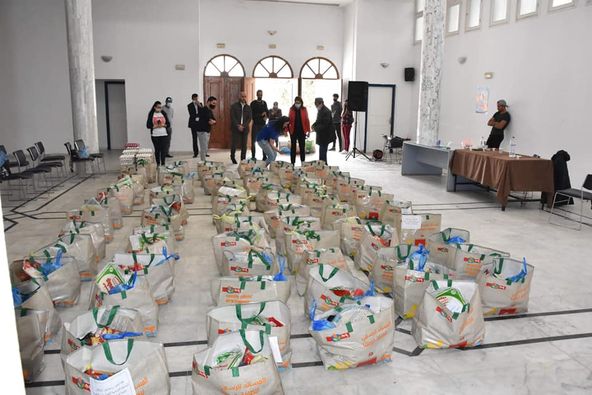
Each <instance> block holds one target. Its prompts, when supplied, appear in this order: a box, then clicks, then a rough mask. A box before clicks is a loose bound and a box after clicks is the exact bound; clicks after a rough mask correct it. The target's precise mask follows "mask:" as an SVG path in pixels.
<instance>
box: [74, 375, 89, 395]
mask: <svg viewBox="0 0 592 395" xmlns="http://www.w3.org/2000/svg"><path fill="white" fill-rule="evenodd" d="M72 383H74V385H75V386H77V387H78V388H80V389H82V390H84V391H88V392H90V383H85V382H84V380H82V377H74V376H72Z"/></svg>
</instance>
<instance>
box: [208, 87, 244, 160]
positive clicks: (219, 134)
mask: <svg viewBox="0 0 592 395" xmlns="http://www.w3.org/2000/svg"><path fill="white" fill-rule="evenodd" d="M244 80H245V79H244V78H243V77H204V92H205V94H204V101H205V100H207V99H208V97H210V96H214V97H215V98H216V99H218V106H217V107H216V108H215V109H214V110H213V112H214V117H216V121H217V122H216V124H215V125H213V126H212V130H211V132H210V143H209V147H210V148H230V141H231V131H230V106H232V104H233V103H235V102H237V101H238V97H239V94H240V92H241V91H242V90H243V87H244V83H245V81H244ZM204 105H205V102H204Z"/></svg>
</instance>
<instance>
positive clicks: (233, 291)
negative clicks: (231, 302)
mask: <svg viewBox="0 0 592 395" xmlns="http://www.w3.org/2000/svg"><path fill="white" fill-rule="evenodd" d="M222 292H225V293H227V294H239V293H241V289H240V288H234V287H222Z"/></svg>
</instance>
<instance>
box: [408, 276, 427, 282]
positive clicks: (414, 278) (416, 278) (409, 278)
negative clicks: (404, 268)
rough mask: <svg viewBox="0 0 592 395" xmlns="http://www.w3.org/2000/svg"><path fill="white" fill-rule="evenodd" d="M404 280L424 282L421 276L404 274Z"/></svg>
mask: <svg viewBox="0 0 592 395" xmlns="http://www.w3.org/2000/svg"><path fill="white" fill-rule="evenodd" d="M405 281H411V282H412V283H423V282H425V279H424V278H421V277H415V276H410V275H406V276H405Z"/></svg>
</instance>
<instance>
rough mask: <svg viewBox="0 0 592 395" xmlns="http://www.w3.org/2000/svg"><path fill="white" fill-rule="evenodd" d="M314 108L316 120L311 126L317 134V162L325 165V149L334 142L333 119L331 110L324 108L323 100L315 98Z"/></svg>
mask: <svg viewBox="0 0 592 395" xmlns="http://www.w3.org/2000/svg"><path fill="white" fill-rule="evenodd" d="M315 107H316V108H317V120H316V122H315V123H314V124H313V125H312V128H313V130H314V131H315V132H317V144H318V146H319V160H322V161H324V162H325V163H327V148H329V144H330V143H334V142H335V129H334V128H333V117H332V116H331V110H329V109H328V108H327V107H326V106H325V103H324V101H323V98H321V97H317V98H316V99H315Z"/></svg>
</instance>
